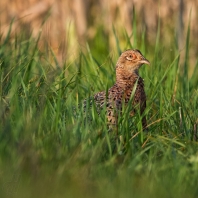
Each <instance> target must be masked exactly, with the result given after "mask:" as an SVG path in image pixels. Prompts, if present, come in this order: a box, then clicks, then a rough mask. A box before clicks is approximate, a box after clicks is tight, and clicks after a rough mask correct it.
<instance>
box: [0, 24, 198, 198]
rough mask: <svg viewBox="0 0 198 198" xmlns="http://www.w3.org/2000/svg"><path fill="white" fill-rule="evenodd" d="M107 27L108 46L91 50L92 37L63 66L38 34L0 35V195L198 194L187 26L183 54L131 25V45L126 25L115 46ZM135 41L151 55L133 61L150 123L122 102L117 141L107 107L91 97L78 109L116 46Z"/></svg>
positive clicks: (108, 71) (111, 70)
mask: <svg viewBox="0 0 198 198" xmlns="http://www.w3.org/2000/svg"><path fill="white" fill-rule="evenodd" d="M134 25H135V24H134ZM100 31H101V30H100ZM100 31H99V33H98V34H99V35H98V37H97V38H95V39H99V40H98V41H97V43H100V44H101V42H102V41H104V40H102V39H103V38H101V36H100ZM112 31H114V33H115V40H116V42H117V49H115V50H114V51H113V54H114V55H113V56H112V53H109V54H108V50H106V48H105V50H104V54H102V56H101V50H102V49H103V48H102V46H100V50H99V51H97V46H94V43H91V45H90V46H92V47H91V48H90V47H89V45H88V44H87V50H86V52H80V53H79V55H78V56H77V57H76V58H75V59H74V60H73V61H66V63H65V64H64V65H63V66H62V67H60V66H59V64H58V62H57V60H56V57H55V56H54V55H53V52H52V51H50V49H49V51H48V52H43V51H40V50H39V47H38V42H39V39H40V37H39V36H38V38H36V39H35V38H31V37H30V38H26V39H24V37H23V36H16V37H15V38H14V39H11V38H10V36H9V33H8V36H7V38H6V39H1V48H0V77H1V84H0V86H1V87H0V99H1V100H0V117H1V119H0V196H1V197H44V196H45V197H46V196H47V197H63V196H64V197H108V198H109V197H115V196H116V197H138V198H139V197H197V196H198V189H197V184H198V151H197V146H198V144H197V142H196V141H195V138H194V136H195V132H197V130H198V129H197V128H196V127H197V117H198V111H197V109H198V90H197V74H198V70H197V69H198V64H197V63H196V64H195V67H194V71H193V75H192V77H190V76H188V72H187V71H188V70H189V68H190V65H189V62H188V57H189V54H188V53H189V47H190V46H189V36H190V33H189V32H190V30H188V35H187V39H186V49H185V50H186V53H185V54H186V55H185V60H184V64H181V62H180V54H179V52H178V50H177V47H176V45H175V44H174V42H173V43H172V44H171V46H167V45H166V43H165V42H164V43H163V41H161V38H160V34H159V33H158V34H157V35H158V36H157V39H156V43H155V45H154V46H152V45H148V44H147V43H146V35H145V32H143V34H142V35H140V37H139V38H138V37H137V34H136V33H134V35H133V36H134V37H133V39H134V40H135V41H134V42H133V43H135V46H133V43H131V39H130V37H129V36H127V35H126V33H124V37H126V46H125V47H124V48H123V49H122V48H121V46H120V43H119V38H118V36H117V35H116V30H115V28H113V30H112ZM159 31H160V29H159ZM100 39H101V42H100ZM173 40H174V38H173ZM137 41H139V42H140V43H139V42H137ZM90 42H91V41H90ZM105 42H108V39H105ZM105 45H107V43H104V46H105ZM138 45H139V46H140V47H139V49H140V50H142V52H143V54H144V55H145V56H146V58H148V59H149V60H150V62H151V66H150V67H149V66H143V67H142V68H141V71H140V74H141V76H142V77H143V78H144V79H145V90H146V94H147V109H146V111H145V114H146V116H147V119H148V124H149V130H148V132H147V133H144V132H142V128H141V117H140V116H139V115H137V116H136V117H134V118H133V119H128V116H127V115H128V112H127V109H126V113H125V114H124V115H123V116H122V117H120V119H119V120H120V124H119V127H118V130H117V133H118V134H119V135H122V136H123V138H124V139H125V145H124V147H123V145H121V144H120V143H119V141H117V140H116V139H115V138H114V135H112V134H110V133H108V128H107V125H106V119H105V110H104V112H102V113H101V116H100V117H99V116H98V115H97V113H96V110H95V107H94V106H93V108H91V109H90V110H89V109H87V110H86V113H85V114H84V113H83V108H82V105H80V108H78V104H82V102H81V101H82V100H83V99H84V98H88V97H89V96H91V95H93V94H94V93H96V92H97V91H101V90H107V88H108V87H110V86H111V85H112V84H113V83H114V81H115V63H116V60H117V58H118V56H119V55H118V53H117V52H119V51H120V49H121V50H124V49H127V48H130V47H137V48H138ZM146 46H148V47H146ZM170 49H171V50H170ZM93 54H94V55H93ZM101 57H102V58H101ZM103 57H104V58H103ZM88 114H89V117H88ZM90 119H92V121H91V122H90Z"/></svg>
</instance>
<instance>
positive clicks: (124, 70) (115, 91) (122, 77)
mask: <svg viewBox="0 0 198 198" xmlns="http://www.w3.org/2000/svg"><path fill="white" fill-rule="evenodd" d="M143 64H150V63H149V61H148V60H147V59H145V58H144V56H143V55H142V54H141V52H140V51H139V50H132V49H130V50H127V51H125V52H123V53H122V54H121V56H120V57H119V59H118V61H117V64H116V83H115V84H114V85H113V86H112V87H111V88H110V89H109V90H108V95H107V96H106V91H102V92H99V93H97V94H95V95H94V101H95V103H96V106H97V107H99V108H102V107H103V106H104V105H105V104H106V108H107V118H108V123H110V124H116V123H117V113H116V112H118V111H122V105H123V103H124V104H126V105H127V104H128V102H129V101H130V98H131V94H132V91H133V89H134V87H135V86H136V90H135V93H134V97H133V99H132V107H133V110H132V111H131V113H130V115H131V116H132V115H133V114H134V112H135V109H137V108H140V113H141V114H142V113H143V112H144V110H145V108H146V94H145V91H144V81H143V79H142V78H141V77H140V76H139V74H138V69H139V68H140V67H141V66H142V65H143ZM142 126H143V128H146V127H147V122H146V117H145V116H144V117H143V118H142Z"/></svg>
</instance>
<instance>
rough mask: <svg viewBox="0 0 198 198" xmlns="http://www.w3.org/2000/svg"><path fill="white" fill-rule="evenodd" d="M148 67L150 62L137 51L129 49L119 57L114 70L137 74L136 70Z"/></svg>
mask: <svg viewBox="0 0 198 198" xmlns="http://www.w3.org/2000/svg"><path fill="white" fill-rule="evenodd" d="M143 64H147V65H149V64H150V62H149V61H148V60H147V59H146V58H145V57H144V56H143V55H142V53H141V52H140V51H139V50H137V49H129V50H126V51H125V52H123V53H122V54H121V56H120V57H119V59H118V61H117V64H116V69H123V70H125V71H126V72H129V73H134V72H135V73H137V72H138V69H139V68H140V67H141V66H142V65H143Z"/></svg>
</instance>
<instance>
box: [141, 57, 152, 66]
mask: <svg viewBox="0 0 198 198" xmlns="http://www.w3.org/2000/svg"><path fill="white" fill-rule="evenodd" d="M140 63H142V64H147V65H150V62H149V61H148V60H147V59H146V58H144V57H142V60H140Z"/></svg>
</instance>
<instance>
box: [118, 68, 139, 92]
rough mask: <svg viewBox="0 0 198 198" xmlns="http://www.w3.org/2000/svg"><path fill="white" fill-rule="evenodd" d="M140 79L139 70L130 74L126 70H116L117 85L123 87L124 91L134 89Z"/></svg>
mask: <svg viewBox="0 0 198 198" xmlns="http://www.w3.org/2000/svg"><path fill="white" fill-rule="evenodd" d="M139 78H140V76H139V74H138V70H135V71H133V72H128V71H125V70H124V69H118V68H117V69H116V84H117V85H119V86H120V87H122V88H123V89H128V88H129V87H133V86H134V84H135V83H136V81H137V79H139Z"/></svg>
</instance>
